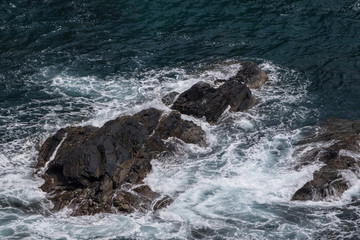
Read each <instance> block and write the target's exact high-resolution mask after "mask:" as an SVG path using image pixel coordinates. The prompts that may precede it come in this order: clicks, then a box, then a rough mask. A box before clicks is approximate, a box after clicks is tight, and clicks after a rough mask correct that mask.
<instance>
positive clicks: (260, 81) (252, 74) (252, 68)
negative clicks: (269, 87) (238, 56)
mask: <svg viewBox="0 0 360 240" xmlns="http://www.w3.org/2000/svg"><path fill="white" fill-rule="evenodd" d="M229 80H234V81H237V82H241V83H244V84H246V85H247V86H248V87H249V88H260V87H261V86H262V85H264V83H265V82H266V81H267V80H268V76H267V75H266V73H265V72H264V71H263V70H261V69H260V68H259V67H258V66H257V65H256V64H255V63H253V62H242V63H241V69H240V70H239V71H238V72H237V74H236V75H235V76H234V77H231V78H230V79H229Z"/></svg>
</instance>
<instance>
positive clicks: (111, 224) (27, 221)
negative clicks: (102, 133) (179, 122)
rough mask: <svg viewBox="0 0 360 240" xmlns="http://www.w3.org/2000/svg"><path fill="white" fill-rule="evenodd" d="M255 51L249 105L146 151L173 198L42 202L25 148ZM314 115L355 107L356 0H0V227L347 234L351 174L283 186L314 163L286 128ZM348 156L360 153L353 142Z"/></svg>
mask: <svg viewBox="0 0 360 240" xmlns="http://www.w3.org/2000/svg"><path fill="white" fill-rule="evenodd" d="M248 60H249V61H254V62H255V63H257V64H258V65H259V66H260V67H261V68H262V69H263V70H264V71H266V73H267V74H268V76H269V81H268V82H267V83H266V84H265V85H264V86H263V87H262V88H261V89H260V90H254V91H253V95H254V96H255V98H256V102H257V103H256V105H255V106H254V107H253V108H252V109H250V110H248V111H245V112H242V113H230V112H225V113H224V114H223V115H222V116H221V121H220V123H219V124H216V125H209V124H208V123H206V122H205V121H204V120H203V119H195V118H192V117H189V116H184V118H186V119H190V120H192V121H194V122H195V123H197V124H199V125H201V126H202V127H203V129H205V131H206V133H207V137H208V142H209V146H208V147H205V148H200V147H196V146H193V145H187V146H184V147H183V148H182V149H180V151H179V153H178V154H177V155H175V156H173V157H171V158H168V159H155V160H153V162H152V164H153V171H152V172H151V173H150V174H149V175H148V177H147V178H146V179H145V182H146V183H147V184H148V185H149V186H150V187H151V188H152V189H153V190H154V191H157V192H160V193H162V194H168V195H170V196H172V197H173V198H174V199H175V201H174V202H173V203H172V204H171V205H170V206H169V207H168V208H166V209H163V210H161V211H158V212H150V213H147V214H143V213H134V214H132V215H127V216H124V215H116V214H98V215H94V216H82V217H70V216H69V211H70V210H69V209H64V210H63V211H61V212H51V211H50V209H51V203H50V202H48V201H47V200H46V195H45V193H44V192H42V191H41V190H40V189H39V187H40V186H41V185H42V183H43V180H42V179H41V178H39V177H38V176H36V175H34V171H35V169H34V166H35V164H36V157H37V151H38V148H39V146H40V145H41V144H42V143H43V142H44V141H45V139H46V138H47V137H49V136H50V135H52V134H54V133H55V132H56V131H57V130H58V129H60V128H61V127H66V126H69V125H75V126H80V125H81V126H83V125H94V126H101V125H102V124H104V123H105V122H106V121H108V120H110V119H114V118H116V117H117V116H121V115H126V114H133V113H136V112H138V111H140V110H142V109H145V108H148V107H157V108H160V109H163V110H165V111H170V109H169V108H167V107H166V106H165V105H163V104H162V102H161V100H160V99H161V97H162V96H164V95H165V94H166V93H168V92H170V91H174V90H175V91H183V90H186V89H187V88H189V87H190V86H191V85H192V84H194V83H196V82H197V81H200V80H202V81H209V82H210V81H212V80H214V79H217V78H229V77H230V76H232V75H234V74H235V73H236V71H237V70H238V69H239V68H240V65H239V62H241V61H248ZM327 118H346V119H353V120H356V119H357V120H360V1H359V0H343V1H334V0H326V1H325V0H317V1H310V0H298V1H290V0H283V1H267V0H261V1H255V0H243V1H231V0H218V1H211V0H208V1H203V0H201V1H192V0H182V1H177V0H174V1H164V0H163V1H160V0H152V1H146V0H131V1H130V0H94V1H83V0H79V1H75V0H73V1H60V0H34V1H29V0H12V1H10V0H1V2H0V239H58V240H60V239H61V240H65V239H68V240H70V239H360V180H359V179H353V186H352V187H351V188H350V189H349V190H348V191H346V192H345V194H344V195H343V196H342V197H341V198H333V199H327V201H323V202H291V201H290V199H291V196H292V194H293V193H294V192H295V191H296V190H297V189H298V188H299V187H301V186H302V185H303V184H304V183H305V182H307V181H308V180H310V179H311V178H312V173H313V172H314V171H315V170H317V169H318V168H319V166H318V165H316V164H314V165H309V166H307V167H304V168H302V169H301V170H298V171H296V170H294V165H296V158H294V157H293V153H294V151H296V148H297V145H296V143H297V142H298V141H299V140H301V139H304V138H306V136H308V135H309V134H310V133H312V132H314V131H317V129H318V124H319V123H320V122H322V121H323V120H325V119H327ZM358 160H359V161H360V157H358Z"/></svg>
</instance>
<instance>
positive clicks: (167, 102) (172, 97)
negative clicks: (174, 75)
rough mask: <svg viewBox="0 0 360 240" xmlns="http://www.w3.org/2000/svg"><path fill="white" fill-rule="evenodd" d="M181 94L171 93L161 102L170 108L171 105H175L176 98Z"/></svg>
mask: <svg viewBox="0 0 360 240" xmlns="http://www.w3.org/2000/svg"><path fill="white" fill-rule="evenodd" d="M179 94H180V93H178V92H175V91H173V92H171V93H168V94H166V95H165V96H164V97H163V98H162V99H161V101H162V102H163V103H164V104H165V105H166V106H170V105H171V104H173V102H174V101H175V98H176V97H177V96H178V95H179Z"/></svg>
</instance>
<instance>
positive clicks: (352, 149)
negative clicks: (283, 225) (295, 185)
mask: <svg viewBox="0 0 360 240" xmlns="http://www.w3.org/2000/svg"><path fill="white" fill-rule="evenodd" d="M300 145H304V147H303V148H302V149H300V150H301V151H302V152H303V153H302V154H300V158H299V162H300V165H299V166H297V168H300V167H302V166H304V165H308V164H313V163H315V162H318V163H321V164H322V167H321V168H320V169H319V170H317V171H315V172H314V174H313V179H312V180H310V181H308V182H307V183H305V185H304V186H302V187H301V188H300V189H298V190H297V191H296V192H295V194H294V195H293V196H292V200H300V201H305V200H312V201H320V200H327V199H331V198H334V197H340V196H341V195H342V194H343V193H344V192H345V191H346V190H347V189H349V187H351V182H350V181H349V178H360V164H359V161H358V160H359V159H357V157H356V156H358V152H359V150H360V122H358V121H350V120H344V119H330V120H328V121H326V122H325V123H323V124H322V126H321V131H320V133H319V134H317V135H316V136H314V137H313V138H311V139H310V140H306V141H303V142H301V143H300ZM306 146H308V148H309V150H306V148H305V147H306ZM309 146H314V147H309ZM304 150H305V151H304Z"/></svg>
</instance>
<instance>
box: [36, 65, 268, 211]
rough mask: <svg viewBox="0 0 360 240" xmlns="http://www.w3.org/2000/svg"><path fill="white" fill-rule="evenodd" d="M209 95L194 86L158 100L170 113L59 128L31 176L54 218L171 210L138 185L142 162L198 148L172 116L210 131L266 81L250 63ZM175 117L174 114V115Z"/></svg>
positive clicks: (196, 131) (166, 200)
mask: <svg viewBox="0 0 360 240" xmlns="http://www.w3.org/2000/svg"><path fill="white" fill-rule="evenodd" d="M241 65H242V68H241V69H240V71H239V72H238V73H237V74H236V75H235V76H233V77H231V78H230V79H228V80H219V81H220V82H222V85H220V86H219V87H217V88H215V87H213V86H211V85H210V84H208V83H205V82H198V83H197V84H195V85H193V86H192V87H191V88H190V89H189V90H187V91H185V92H183V93H182V94H180V95H179V93H177V92H171V93H169V94H167V95H166V96H165V97H163V99H162V101H163V103H164V104H165V105H168V106H170V105H172V106H171V108H172V109H174V110H177V111H172V112H170V113H169V114H164V113H163V112H162V111H160V110H157V109H155V108H150V109H146V110H143V111H141V112H139V113H137V114H135V115H133V116H123V117H119V118H117V119H115V120H111V121H108V122H106V123H105V124H104V126H102V127H100V128H97V127H92V126H84V127H67V128H64V129H60V130H59V131H58V132H57V133H56V134H54V135H53V136H51V137H49V138H48V139H47V140H46V141H45V143H44V144H43V145H42V146H41V148H40V151H39V155H38V162H37V166H36V168H37V169H38V170H37V173H38V174H39V175H40V176H41V177H42V178H44V179H45V183H44V184H43V185H42V186H41V189H42V190H43V191H45V192H47V193H48V198H49V199H50V200H51V201H52V202H53V204H54V207H53V209H54V210H60V209H62V208H64V207H69V208H71V209H72V210H73V212H72V215H88V214H95V213H99V212H109V213H110V212H122V213H130V212H133V211H135V210H138V211H147V210H157V209H160V208H162V207H165V206H167V205H168V204H170V203H171V202H172V199H171V198H170V197H169V196H161V195H160V194H159V193H155V192H153V191H152V190H151V189H150V188H149V187H148V186H146V185H145V184H144V183H143V179H144V178H145V177H146V175H147V174H148V173H149V172H150V171H151V164H150V161H151V160H152V159H154V158H155V157H157V156H159V154H166V153H171V152H173V151H174V150H176V145H177V144H178V143H179V141H180V140H181V141H183V142H185V143H192V144H197V145H199V146H205V145H206V139H205V133H204V131H203V130H202V129H201V128H200V127H199V126H197V125H195V124H194V123H193V122H191V121H186V120H183V119H182V118H181V115H180V113H185V114H189V115H193V116H195V117H199V118H201V117H205V118H206V120H207V121H208V122H210V123H215V122H216V121H217V120H218V118H219V117H220V115H221V114H222V113H223V112H224V111H225V109H227V108H230V111H243V110H245V109H247V108H249V107H250V106H251V105H252V104H253V98H252V94H251V91H250V89H249V87H252V88H258V87H260V86H261V85H262V84H263V83H264V82H265V81H266V80H267V76H266V74H265V72H263V71H262V70H261V69H260V68H258V67H257V66H256V65H255V64H254V63H252V62H244V63H241ZM178 111H179V112H180V113H179V112H178Z"/></svg>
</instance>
